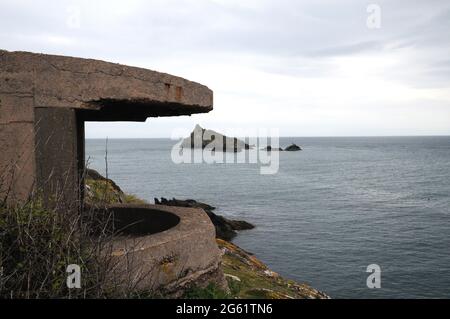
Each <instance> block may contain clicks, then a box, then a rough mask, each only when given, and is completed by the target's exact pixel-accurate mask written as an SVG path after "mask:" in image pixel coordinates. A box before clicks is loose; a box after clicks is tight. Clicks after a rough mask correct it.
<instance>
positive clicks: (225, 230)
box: [86, 170, 329, 299]
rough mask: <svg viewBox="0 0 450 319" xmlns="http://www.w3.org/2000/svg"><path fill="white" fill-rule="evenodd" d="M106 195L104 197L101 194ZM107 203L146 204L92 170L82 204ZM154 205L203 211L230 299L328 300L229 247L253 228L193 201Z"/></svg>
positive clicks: (243, 251)
mask: <svg viewBox="0 0 450 319" xmlns="http://www.w3.org/2000/svg"><path fill="white" fill-rule="evenodd" d="M105 192H106V193H105ZM99 198H101V199H103V200H104V199H107V201H108V203H109V204H117V203H122V204H123V203H125V204H142V203H146V202H145V201H143V200H142V199H139V198H138V197H136V196H133V195H130V194H127V193H125V192H123V191H122V190H121V189H120V187H119V186H118V185H116V183H114V181H112V180H111V179H107V178H105V177H103V176H102V175H101V174H99V173H98V172H96V171H94V170H88V171H87V173H86V201H87V203H95V202H98V200H99ZM155 204H156V205H166V206H178V207H189V208H200V209H203V210H204V211H205V212H206V213H207V215H208V216H209V218H210V220H211V222H212V223H213V224H214V227H215V229H216V242H217V245H218V247H219V249H220V250H221V251H222V270H223V273H224V275H225V277H226V279H227V283H228V286H229V290H230V292H229V293H228V295H227V296H228V297H232V298H262V299H296V298H302V299H304V298H306V299H328V298H329V296H328V295H326V294H325V293H323V292H321V291H318V290H316V289H314V288H312V287H311V286H309V285H308V284H304V283H298V282H295V281H293V280H289V279H285V278H283V277H282V276H280V275H279V274H278V273H276V272H274V271H272V270H271V269H270V268H269V267H268V266H267V265H265V264H264V263H263V262H262V261H260V260H259V259H258V258H256V257H255V256H254V255H253V254H252V253H250V252H248V251H245V250H243V249H242V248H240V247H238V246H236V245H235V244H233V243H231V240H232V239H233V238H234V237H235V236H236V234H237V232H238V231H241V230H247V229H253V228H254V227H255V226H254V225H252V224H250V223H248V222H246V221H242V220H231V219H228V218H225V217H223V216H220V215H217V214H216V213H214V212H213V211H214V210H215V209H216V208H215V207H214V206H211V205H209V204H206V203H202V202H199V201H196V200H193V199H186V200H181V199H176V198H172V199H166V198H161V199H157V198H155Z"/></svg>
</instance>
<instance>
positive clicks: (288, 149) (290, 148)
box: [284, 143, 302, 152]
mask: <svg viewBox="0 0 450 319" xmlns="http://www.w3.org/2000/svg"><path fill="white" fill-rule="evenodd" d="M284 150H285V151H286V152H295V151H301V150H302V148H301V147H300V146H298V145H297V144H294V143H292V144H291V145H289V146H288V147H286V148H285V149H284Z"/></svg>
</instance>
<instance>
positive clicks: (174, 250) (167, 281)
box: [109, 205, 226, 294]
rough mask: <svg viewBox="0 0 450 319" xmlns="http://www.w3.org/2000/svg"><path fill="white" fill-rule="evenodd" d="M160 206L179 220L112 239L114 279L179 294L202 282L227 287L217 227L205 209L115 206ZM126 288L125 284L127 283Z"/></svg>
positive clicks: (150, 208) (147, 288)
mask: <svg viewBox="0 0 450 319" xmlns="http://www.w3.org/2000/svg"><path fill="white" fill-rule="evenodd" d="M115 207H116V208H119V209H121V210H122V209H124V208H125V209H126V207H128V208H129V209H134V208H139V209H143V208H146V209H149V210H150V211H154V210H158V211H161V212H167V213H170V214H174V215H176V216H178V218H179V219H180V221H179V223H178V224H177V225H176V226H175V227H172V228H170V229H168V230H166V231H163V232H160V233H156V234H152V235H147V236H139V235H138V236H132V235H128V236H123V237H120V238H118V239H116V240H115V241H114V242H113V243H112V251H111V256H112V261H113V264H114V265H115V271H114V273H113V274H112V277H111V279H112V280H113V281H114V282H115V283H116V284H119V285H124V286H127V285H131V286H129V287H136V288H138V289H139V290H143V291H164V292H165V293H169V294H170V293H174V294H180V293H182V292H183V290H184V288H186V287H189V286H190V285H191V284H193V283H194V282H195V285H198V284H201V283H202V282H211V281H213V282H216V283H217V284H218V285H219V286H222V287H226V284H225V280H224V277H223V273H222V270H221V267H220V264H221V252H220V250H219V248H218V246H217V243H216V240H215V229H214V225H213V224H212V223H211V221H210V219H209V217H208V215H207V214H206V213H205V212H204V211H203V210H202V209H195V208H184V207H172V206H163V205H116V206H110V207H109V209H110V210H111V211H114V208H115ZM124 288H126V287H124Z"/></svg>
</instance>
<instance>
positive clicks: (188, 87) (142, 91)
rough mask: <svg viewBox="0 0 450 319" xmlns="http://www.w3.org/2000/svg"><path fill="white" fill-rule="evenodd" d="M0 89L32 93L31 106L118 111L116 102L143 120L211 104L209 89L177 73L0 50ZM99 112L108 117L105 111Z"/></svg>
mask: <svg viewBox="0 0 450 319" xmlns="http://www.w3.org/2000/svg"><path fill="white" fill-rule="evenodd" d="M0 92H1V94H12V95H16V96H17V95H22V96H23V95H28V96H33V98H34V106H35V107H70V108H76V109H94V110H95V109H99V108H101V107H104V108H106V109H108V107H110V108H117V110H115V111H120V105H121V104H122V105H124V106H125V112H121V114H120V115H121V116H125V117H126V115H127V114H128V115H129V116H131V119H132V120H135V119H136V118H137V117H138V116H136V115H137V114H132V113H133V112H142V113H140V114H138V115H139V116H140V119H141V120H145V119H146V118H147V117H150V116H170V115H187V114H193V113H202V112H208V111H210V110H212V105H213V95H212V91H211V90H210V89H209V88H207V87H206V86H204V85H201V84H198V83H195V82H192V81H188V80H185V79H183V78H180V77H177V76H173V75H169V74H166V73H159V72H155V71H151V70H146V69H142V68H136V67H129V66H125V65H121V64H114V63H108V62H103V61H98V60H91V59H80V58H73V57H65V56H56V55H46V54H35V53H29V52H8V51H0ZM130 107H131V108H133V110H130V109H129V108H130ZM134 108H135V109H134ZM111 113H113V112H111ZM104 115H105V119H106V120H109V119H108V114H107V112H106V110H104ZM109 115H112V114H109ZM116 119H117V120H126V118H123V117H121V118H116ZM99 120H100V118H99Z"/></svg>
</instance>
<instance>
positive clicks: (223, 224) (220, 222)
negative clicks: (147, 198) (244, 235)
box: [155, 197, 255, 240]
mask: <svg viewBox="0 0 450 319" xmlns="http://www.w3.org/2000/svg"><path fill="white" fill-rule="evenodd" d="M155 204H157V205H167V206H178V207H193V208H201V209H203V210H204V211H205V212H206V213H207V214H208V216H209V218H210V219H211V221H212V223H213V224H214V226H215V228H216V237H217V238H221V239H223V240H231V239H233V237H234V236H236V235H237V233H236V231H239V230H246V229H253V228H255V226H253V225H252V224H250V223H248V222H246V221H241V220H230V219H227V218H225V217H222V216H219V215H216V214H214V213H213V212H212V211H213V210H214V209H216V208H215V207H213V206H210V205H208V204H205V203H202V202H197V201H195V200H193V199H187V200H179V199H175V198H173V199H170V200H167V199H165V198H164V197H163V198H161V200H158V199H157V198H155Z"/></svg>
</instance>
